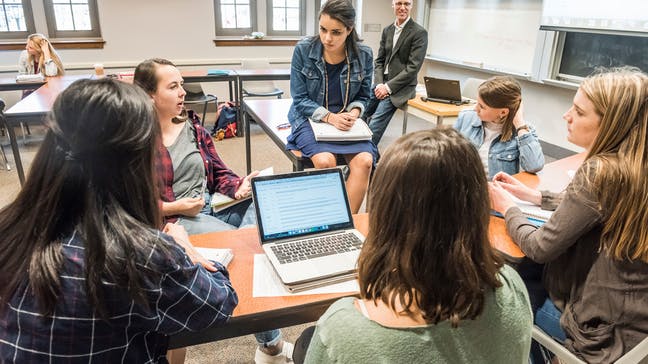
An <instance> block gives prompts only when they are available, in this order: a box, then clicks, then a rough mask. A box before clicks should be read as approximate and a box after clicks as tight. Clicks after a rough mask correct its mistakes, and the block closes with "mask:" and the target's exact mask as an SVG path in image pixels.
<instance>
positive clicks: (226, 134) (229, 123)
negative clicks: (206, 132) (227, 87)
mask: <svg viewBox="0 0 648 364" xmlns="http://www.w3.org/2000/svg"><path fill="white" fill-rule="evenodd" d="M219 110H220V114H219V115H218V120H216V124H214V127H213V128H212V130H211V135H212V137H214V138H216V139H217V140H223V139H225V138H233V137H235V136H236V124H237V120H236V116H237V115H238V106H235V105H234V103H231V102H226V103H224V104H222V105H221V106H220V107H219Z"/></svg>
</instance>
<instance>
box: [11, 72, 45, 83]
mask: <svg viewBox="0 0 648 364" xmlns="http://www.w3.org/2000/svg"><path fill="white" fill-rule="evenodd" d="M16 82H18V83H21V82H25V83H28V82H45V77H44V76H43V75H41V74H40V73H37V74H35V75H17V76H16Z"/></svg>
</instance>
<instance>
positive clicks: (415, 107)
mask: <svg viewBox="0 0 648 364" xmlns="http://www.w3.org/2000/svg"><path fill="white" fill-rule="evenodd" d="M422 96H423V95H421V94H417V95H416V97H415V98H413V99H411V100H409V101H408V102H407V106H408V108H407V112H408V113H410V114H412V115H416V116H418V117H420V118H422V119H425V120H427V119H429V115H430V114H432V115H433V116H436V123H437V126H439V125H442V124H443V117H444V116H457V115H459V112H460V111H461V110H466V109H472V108H474V107H475V104H466V105H460V106H457V105H452V104H444V103H441V102H434V101H423V100H421V97H422Z"/></svg>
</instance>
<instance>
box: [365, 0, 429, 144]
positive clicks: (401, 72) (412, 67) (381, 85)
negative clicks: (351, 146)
mask: <svg viewBox="0 0 648 364" xmlns="http://www.w3.org/2000/svg"><path fill="white" fill-rule="evenodd" d="M412 1H413V0H392V8H394V14H395V15H396V21H395V22H394V23H393V24H391V25H389V26H388V27H386V28H385V29H383V32H382V36H381V38H380V49H379V50H378V56H377V57H376V61H375V65H374V83H375V86H374V90H373V94H372V95H371V99H370V100H369V104H368V105H367V109H366V112H365V120H367V121H368V122H369V128H370V129H371V131H372V132H373V137H372V140H373V142H374V144H376V146H378V142H380V139H381V138H382V136H383V133H384V132H385V129H387V125H388V124H389V121H390V120H391V118H392V116H393V115H394V112H396V109H397V108H399V107H401V106H402V105H403V104H405V103H406V102H407V100H409V99H411V98H413V97H414V96H416V82H417V79H416V76H417V75H418V72H419V70H420V69H421V66H422V65H423V60H424V59H425V52H426V50H427V31H426V30H425V28H423V27H422V26H420V25H419V24H417V23H416V22H414V20H412V19H411V18H410V12H411V11H412Z"/></svg>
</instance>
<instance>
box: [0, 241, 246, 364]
mask: <svg viewBox="0 0 648 364" xmlns="http://www.w3.org/2000/svg"><path fill="white" fill-rule="evenodd" d="M159 234H160V240H159V244H167V245H171V250H172V254H173V256H170V257H169V256H163V255H162V254H161V251H160V250H159V248H157V249H156V247H153V248H152V249H151V251H149V252H145V253H144V254H143V255H142V256H148V257H149V258H148V260H147V261H146V262H143V264H138V267H139V268H140V269H141V270H142V271H146V270H156V271H157V272H159V273H160V274H159V278H158V279H148V280H146V281H145V283H144V288H143V289H144V291H145V292H146V297H147V301H148V307H146V306H144V305H141V304H138V303H135V302H134V301H133V300H132V299H130V297H129V295H128V292H127V291H126V289H125V288H124V287H120V286H117V285H116V284H114V283H111V282H110V281H108V280H107V279H105V280H104V282H103V287H102V289H103V296H104V307H105V309H106V312H107V313H106V315H107V319H106V320H104V319H102V318H100V317H98V316H96V314H95V312H94V310H93V309H92V307H90V304H89V303H88V300H87V296H86V290H85V278H84V270H85V261H84V251H85V250H84V248H83V242H82V241H81V240H80V239H79V237H76V236H72V237H71V238H69V239H67V241H65V243H64V244H63V248H62V251H63V256H64V260H63V267H62V271H61V272H60V274H59V278H60V282H61V292H60V295H59V299H58V302H57V304H56V307H55V311H54V313H53V314H52V315H51V316H46V315H43V314H41V313H40V310H39V308H38V305H37V302H36V299H35V297H34V295H33V292H32V291H31V289H30V288H29V285H28V282H27V279H25V280H24V283H23V284H21V285H20V287H19V288H18V289H17V290H16V292H14V294H13V296H12V298H11V300H10V302H9V304H8V305H6V306H5V307H0V363H47V362H50V363H51V362H54V363H62V362H65V363H90V362H93V363H159V362H162V363H166V362H167V361H166V358H165V353H166V351H167V346H168V335H173V334H176V333H180V332H183V331H198V330H202V329H204V328H206V327H209V326H214V325H218V324H221V323H224V322H226V321H227V320H228V319H229V318H230V316H231V314H232V310H233V309H234V307H235V306H236V304H237V303H238V298H237V296H236V293H235V292H234V289H233V288H232V285H231V283H230V281H229V276H228V273H227V270H226V269H225V268H224V267H223V266H222V265H220V264H218V263H217V264H216V265H217V267H218V271H217V272H213V273H212V272H208V271H207V270H205V269H204V268H203V267H202V266H200V265H196V264H193V263H192V262H191V261H190V260H189V258H188V257H187V256H186V254H185V253H184V250H183V249H182V248H181V247H180V246H178V245H177V244H176V243H175V242H173V240H172V239H171V238H170V237H168V236H166V235H164V234H162V233H159ZM156 267H157V268H156ZM23 274H24V273H23Z"/></svg>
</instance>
